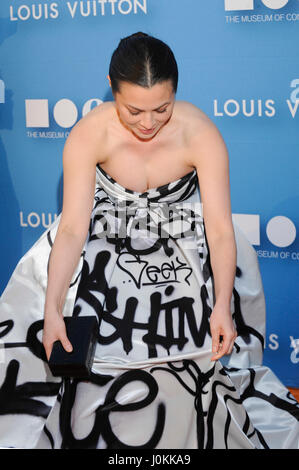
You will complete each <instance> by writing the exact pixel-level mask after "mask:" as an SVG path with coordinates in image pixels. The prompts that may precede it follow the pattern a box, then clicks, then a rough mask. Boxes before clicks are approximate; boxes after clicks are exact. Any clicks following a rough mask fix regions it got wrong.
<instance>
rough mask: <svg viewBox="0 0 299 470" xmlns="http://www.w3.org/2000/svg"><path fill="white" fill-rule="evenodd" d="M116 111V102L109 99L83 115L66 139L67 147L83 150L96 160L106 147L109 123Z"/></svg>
mask: <svg viewBox="0 0 299 470" xmlns="http://www.w3.org/2000/svg"><path fill="white" fill-rule="evenodd" d="M114 113H115V108H114V104H113V102H111V101H107V102H104V103H101V104H99V105H98V106H96V107H94V108H93V109H92V110H91V111H89V112H88V113H87V114H86V115H85V116H83V117H82V118H81V119H80V120H79V121H78V122H77V123H76V124H75V125H74V126H73V128H72V129H71V131H70V133H69V136H68V138H67V141H66V144H65V145H66V147H72V148H76V149H80V150H83V152H82V154H85V155H87V154H89V155H91V158H93V157H94V159H95V161H97V160H98V158H99V155H98V154H99V152H100V151H101V150H103V149H104V146H105V135H106V133H107V123H108V122H109V121H110V120H111V118H112V117H113V115H114Z"/></svg>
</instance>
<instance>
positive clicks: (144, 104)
mask: <svg viewBox="0 0 299 470" xmlns="http://www.w3.org/2000/svg"><path fill="white" fill-rule="evenodd" d="M108 79H109V83H110V86H111V88H112V92H113V97H114V101H113V102H107V103H104V104H102V105H101V106H99V107H97V108H95V109H93V110H92V111H91V112H90V113H88V115H87V116H85V117H84V118H83V119H81V120H80V121H79V122H78V124H77V125H76V126H74V128H73V129H72V131H71V133H70V135H69V137H68V139H67V142H66V144H65V147H64V152H63V170H64V197H63V209H62V213H61V216H60V218H59V225H58V223H57V222H55V223H54V224H53V225H52V226H51V227H50V229H49V230H48V231H47V233H46V234H44V235H43V237H41V239H40V240H38V242H37V243H36V244H35V245H34V247H33V248H32V249H31V250H30V251H29V252H28V253H27V254H26V255H25V257H24V258H23V259H22V260H21V261H20V264H19V267H17V268H16V271H15V273H14V275H13V276H12V279H11V280H10V282H9V284H8V286H7V288H6V291H5V292H4V294H3V311H4V312H5V314H6V318H5V320H7V321H6V323H5V326H6V327H7V328H6V330H5V334H6V339H7V340H5V342H6V346H7V348H6V350H5V351H6V353H7V357H6V365H5V370H4V376H5V379H4V382H3V386H2V394H3V396H4V397H5V406H3V409H2V411H1V414H2V415H3V416H4V418H3V424H1V423H0V426H1V427H2V426H5V427H6V431H7V428H8V429H9V432H6V436H5V437H2V438H1V441H0V442H1V445H3V446H12V447H16V446H17V447H30V448H48V447H49V448H51V447H52V448H127V447H128V448H145V447H148V448H163V447H164V448H176V449H177V448H242V449H245V448H268V447H270V448H276V447H282V448H286V447H288V448H292V447H293V448H297V447H298V438H299V431H298V422H297V420H298V403H296V401H295V400H294V399H293V397H291V396H290V394H289V393H288V391H287V389H286V388H285V387H284V386H283V385H282V384H280V382H279V380H278V379H277V378H276V377H275V376H274V374H273V373H272V372H271V371H269V369H267V368H265V367H263V366H261V365H260V362H261V357H262V349H263V332H264V331H263V330H264V324H263V314H264V298H263V292H262V286H261V282H260V278H259V271H258V266H257V261H256V256H255V253H254V250H253V249H252V248H251V247H250V246H249V244H248V242H247V241H246V240H245V238H244V237H243V236H242V234H241V233H240V232H239V231H238V229H237V228H236V227H233V224H232V218H231V206H230V194H229V169H228V155H227V150H226V147H225V144H224V142H223V139H222V137H221V135H220V133H219V131H218V130H217V128H216V127H215V125H214V124H213V123H212V122H211V121H210V119H209V118H208V117H207V116H206V115H205V114H204V113H203V112H202V111H201V110H199V109H198V108H197V107H195V106H193V105H191V104H189V103H186V102H178V101H176V100H175V95H176V90H177V82H178V71H177V64H176V61H175V58H174V55H173V53H172V51H171V50H170V49H169V47H168V46H167V45H166V44H165V43H163V42H162V41H160V40H158V39H156V38H153V37H151V36H148V35H145V34H143V33H137V34H134V35H132V36H129V37H128V38H125V39H123V40H122V41H121V42H120V44H119V46H118V48H117V49H116V50H115V52H114V54H113V56H112V59H111V64H110V70H109V76H108ZM198 183H199V187H200V197H201V204H199V195H198V192H197V185H198ZM122 203H123V204H122ZM202 208H203V210H202ZM121 211H124V214H123V213H122V212H121ZM124 222H125V234H124V232H123V231H122V230H123V228H124V226H123V224H124ZM235 237H236V238H235ZM54 238H55V241H54V243H53V240H54ZM236 241H237V243H236ZM236 248H237V249H236ZM237 253H238V259H237ZM49 254H51V256H50V257H49V263H48V264H47V262H48V255H49ZM236 267H237V271H236ZM236 272H237V277H236V278H235V273H236ZM25 279H26V281H25ZM28 291H30V295H31V296H33V297H30V295H29V294H28ZM33 291H34V294H33V293H32V292H33ZM25 292H26V294H27V297H26V296H24V293H25ZM16 294H17V295H16ZM16 297H18V298H19V302H20V299H21V298H24V299H26V301H25V302H27V304H26V303H25V306H26V307H27V308H26V311H27V312H29V315H31V317H32V319H34V320H35V321H34V322H33V323H30V322H29V325H28V328H27V336H26V342H25V343H24V338H23V342H22V341H21V337H20V332H16V328H14V327H13V326H12V323H9V321H11V318H13V317H14V316H15V315H16V310H17V305H16V300H15V299H16ZM29 298H30V300H28V299H29ZM29 302H30V304H29ZM42 303H44V309H43V310H44V323H43V322H42V320H41V319H40V317H39V316H38V313H37V311H36V310H38V308H37V307H36V306H37V305H38V307H40V305H41V304H42ZM29 306H30V308H29ZM68 315H74V316H78V315H79V316H80V315H95V316H97V318H98V320H99V333H98V344H97V349H96V355H95V360H94V364H93V368H92V375H91V378H90V380H89V381H84V380H79V379H72V380H63V381H62V380H61V379H60V378H55V377H53V376H51V374H50V372H49V368H48V365H47V361H46V359H49V357H50V354H51V351H52V347H53V343H54V341H56V340H59V341H61V343H62V345H63V347H64V348H65V350H66V351H71V350H72V347H73V346H72V344H71V343H70V341H69V339H68V337H67V335H66V330H65V324H64V321H63V317H64V316H68ZM32 319H31V321H32ZM26 321H27V320H26ZM41 328H43V336H42V343H43V345H44V349H45V353H46V356H45V355H44V354H43V351H42V348H41V347H40V346H41V345H40V343H39V340H38V338H37V333H38V332H39V331H40V330H41ZM24 330H25V331H26V328H24ZM237 332H238V335H239V336H238V338H237ZM18 334H19V336H18ZM236 338H237V339H236ZM18 342H19V343H18ZM20 345H21V347H20ZM24 347H25V350H24ZM22 348H23V349H22ZM21 349H22V352H20V350H21ZM26 353H27V359H26ZM8 354H11V358H10V357H8ZM30 354H31V356H30V360H31V362H30V371H29V370H28V364H29V355H30ZM225 355H229V357H228V358H227V365H226V366H223V365H222V363H221V362H220V359H222V361H223V362H224V363H225V360H224V356H225ZM26 361H27V362H26ZM28 382H29V384H30V385H29V384H28ZM17 383H18V384H20V385H16V384H17ZM25 383H26V384H25ZM28 388H29V389H30V393H29V394H28ZM273 390H275V393H273ZM34 396H37V397H38V398H39V399H38V400H36V399H33V397H34ZM40 397H43V398H42V400H41V399H40ZM261 404H262V405H263V407H262V408H261ZM256 410H258V412H257V411H256ZM270 410H271V413H273V419H270V421H269V415H268V412H269V411H270ZM266 415H268V416H267V418H265V416H266ZM280 419H282V420H283V423H284V425H283V426H281V429H280V428H279V425H278V424H277V421H278V422H279V421H280ZM17 422H19V423H22V424H23V425H22V428H23V429H24V428H26V426H28V427H29V426H30V428H31V430H32V433H31V439H30V443H28V440H27V441H26V442H25V441H24V439H23V437H22V436H21V434H22V433H21V432H19V431H18V430H16V423H17ZM2 429H4V427H3V428H2ZM278 430H279V433H278V432H277V431H278ZM278 434H279V438H277V435H278Z"/></svg>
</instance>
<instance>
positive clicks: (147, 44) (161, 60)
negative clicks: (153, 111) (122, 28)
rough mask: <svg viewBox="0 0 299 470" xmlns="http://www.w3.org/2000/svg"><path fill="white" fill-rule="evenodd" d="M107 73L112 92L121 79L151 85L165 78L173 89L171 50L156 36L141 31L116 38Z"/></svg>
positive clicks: (175, 80)
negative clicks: (116, 45) (118, 41)
mask: <svg viewBox="0 0 299 470" xmlns="http://www.w3.org/2000/svg"><path fill="white" fill-rule="evenodd" d="M109 76H110V80H111V88H112V91H113V93H117V92H119V89H120V83H121V82H128V83H133V84H134V85H140V86H142V87H144V88H151V87H152V86H154V85H155V84H156V83H161V82H164V81H167V80H171V82H172V85H173V90H174V92H175V93H176V91H177V85H178V67H177V62H176V60H175V57H174V54H173V52H172V50H171V49H170V47H169V46H168V45H167V44H165V43H164V42H163V41H161V40H160V39H157V38H154V37H152V36H149V35H148V34H145V33H142V32H138V33H135V34H132V35H131V36H127V37H126V38H123V39H122V40H121V41H120V43H119V45H118V47H117V48H116V49H115V51H114V52H113V54H112V57H111V62H110V67H109Z"/></svg>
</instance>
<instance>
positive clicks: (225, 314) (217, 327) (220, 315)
mask: <svg viewBox="0 0 299 470" xmlns="http://www.w3.org/2000/svg"><path fill="white" fill-rule="evenodd" d="M210 330H211V334H212V352H213V357H212V358H211V361H216V360H218V359H220V357H222V356H224V354H230V353H231V352H232V349H233V346H234V341H235V339H236V337H237V336H238V335H237V331H236V328H235V326H234V323H233V319H232V316H231V312H230V306H223V305H220V304H218V305H217V302H216V304H215V306H214V309H213V311H212V313H211V316H210ZM220 336H221V337H222V339H221V338H220Z"/></svg>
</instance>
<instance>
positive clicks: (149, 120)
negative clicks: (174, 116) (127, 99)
mask: <svg viewBox="0 0 299 470" xmlns="http://www.w3.org/2000/svg"><path fill="white" fill-rule="evenodd" d="M140 124H141V125H142V127H143V128H144V129H146V130H150V129H152V128H153V127H154V125H155V124H154V120H153V116H152V114H151V113H144V115H143V116H142V120H141V123H140Z"/></svg>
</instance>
